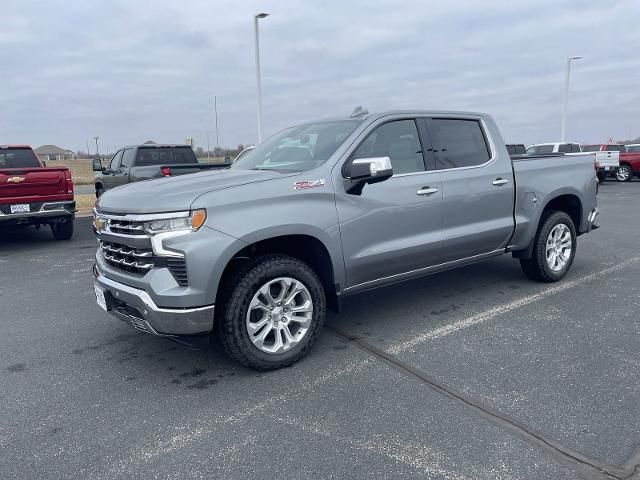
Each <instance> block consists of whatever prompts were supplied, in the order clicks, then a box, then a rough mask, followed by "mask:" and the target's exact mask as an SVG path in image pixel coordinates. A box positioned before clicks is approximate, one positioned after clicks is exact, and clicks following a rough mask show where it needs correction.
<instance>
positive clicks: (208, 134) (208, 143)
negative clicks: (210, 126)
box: [207, 130, 209, 160]
mask: <svg viewBox="0 0 640 480" xmlns="http://www.w3.org/2000/svg"><path fill="white" fill-rule="evenodd" d="M207 160H209V130H207Z"/></svg>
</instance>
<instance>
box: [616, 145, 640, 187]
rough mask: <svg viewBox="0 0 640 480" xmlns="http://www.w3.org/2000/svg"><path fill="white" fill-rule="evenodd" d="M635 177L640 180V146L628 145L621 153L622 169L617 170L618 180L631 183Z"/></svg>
mask: <svg viewBox="0 0 640 480" xmlns="http://www.w3.org/2000/svg"><path fill="white" fill-rule="evenodd" d="M633 177H639V178H640V145H626V146H625V151H624V152H620V168H618V170H616V180H618V181H619V182H629V181H631V179H632V178H633Z"/></svg>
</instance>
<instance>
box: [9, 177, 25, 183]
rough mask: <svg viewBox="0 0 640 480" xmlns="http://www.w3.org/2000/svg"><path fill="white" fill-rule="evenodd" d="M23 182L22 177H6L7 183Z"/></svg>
mask: <svg viewBox="0 0 640 480" xmlns="http://www.w3.org/2000/svg"><path fill="white" fill-rule="evenodd" d="M20 182H24V177H9V178H7V183H20Z"/></svg>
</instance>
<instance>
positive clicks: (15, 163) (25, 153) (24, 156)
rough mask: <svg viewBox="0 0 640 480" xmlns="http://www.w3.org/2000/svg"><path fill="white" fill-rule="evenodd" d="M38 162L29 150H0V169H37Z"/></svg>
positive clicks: (39, 165)
mask: <svg viewBox="0 0 640 480" xmlns="http://www.w3.org/2000/svg"><path fill="white" fill-rule="evenodd" d="M39 167H42V164H41V163H40V160H38V157H36V154H35V153H33V150H31V149H30V148H0V168H39Z"/></svg>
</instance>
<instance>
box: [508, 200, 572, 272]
mask: <svg viewBox="0 0 640 480" xmlns="http://www.w3.org/2000/svg"><path fill="white" fill-rule="evenodd" d="M554 211H559V212H565V213H566V214H567V215H569V217H571V220H572V221H573V225H574V227H575V230H576V233H577V234H578V235H580V233H581V230H582V225H583V223H584V209H583V205H582V201H581V200H580V197H579V196H578V195H577V194H576V193H575V192H571V191H560V192H557V193H556V194H554V195H549V198H548V199H547V202H546V203H545V204H544V207H543V208H542V209H541V210H540V215H538V218H537V220H536V222H535V223H534V225H535V230H533V232H532V235H531V239H530V240H529V244H528V245H527V247H526V248H524V249H522V250H516V251H514V252H512V255H513V257H514V258H520V259H525V260H526V259H529V258H531V255H532V252H533V248H534V244H535V239H536V236H537V234H538V231H539V230H540V226H541V225H542V222H543V221H544V219H545V218H546V214H547V213H548V212H554Z"/></svg>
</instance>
